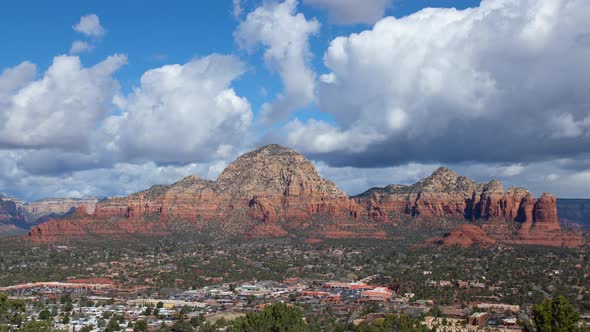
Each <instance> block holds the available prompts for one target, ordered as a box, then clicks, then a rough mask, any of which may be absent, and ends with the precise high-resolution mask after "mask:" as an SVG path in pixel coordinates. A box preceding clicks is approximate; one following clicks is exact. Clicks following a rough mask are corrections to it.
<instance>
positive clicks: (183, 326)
mask: <svg viewBox="0 0 590 332" xmlns="http://www.w3.org/2000/svg"><path fill="white" fill-rule="evenodd" d="M172 331H174V332H192V331H193V326H192V325H191V323H189V322H187V321H186V320H177V321H176V322H175V323H174V325H172Z"/></svg>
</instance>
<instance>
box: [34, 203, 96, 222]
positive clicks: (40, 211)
mask: <svg viewBox="0 0 590 332" xmlns="http://www.w3.org/2000/svg"><path fill="white" fill-rule="evenodd" d="M101 200H104V198H99V197H83V198H46V199H41V200H38V201H34V202H30V203H25V204H23V205H22V209H23V212H24V214H25V216H26V217H27V220H28V222H29V223H32V222H36V221H37V220H38V219H39V218H42V217H47V216H51V215H54V216H55V215H57V216H59V215H66V214H68V213H71V212H73V211H72V209H76V208H77V207H78V206H84V207H85V208H86V210H87V211H89V212H90V213H93V212H94V208H95V207H96V203H98V202H100V201H101Z"/></svg>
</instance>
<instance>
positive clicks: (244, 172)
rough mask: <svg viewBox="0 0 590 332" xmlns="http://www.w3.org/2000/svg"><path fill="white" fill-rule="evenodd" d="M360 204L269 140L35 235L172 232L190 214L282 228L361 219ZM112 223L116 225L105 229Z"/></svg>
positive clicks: (264, 231)
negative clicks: (211, 171)
mask: <svg viewBox="0 0 590 332" xmlns="http://www.w3.org/2000/svg"><path fill="white" fill-rule="evenodd" d="M359 208H360V207H357V205H356V203H355V202H354V201H351V200H350V199H349V198H348V196H347V195H346V194H345V193H344V192H343V191H342V190H340V189H339V188H338V187H336V185H335V184H334V183H332V182H331V181H328V180H325V179H323V178H321V177H320V176H319V175H318V173H317V171H316V170H315V168H314V166H313V164H312V163H311V162H310V161H308V160H307V159H305V158H304V157H303V156H301V155H300V154H298V153H296V152H295V151H293V150H291V149H287V148H284V147H280V146H278V145H269V146H265V147H262V148H259V149H257V150H254V151H252V152H250V153H247V154H245V155H243V156H241V157H239V158H238V159H237V160H236V161H234V162H233V163H231V164H230V165H229V166H228V167H227V168H226V169H225V170H224V171H223V172H222V173H221V175H220V176H219V178H218V179H217V180H216V181H207V180H203V179H200V178H198V177H196V176H189V177H187V178H185V179H183V180H181V181H179V182H177V183H174V184H172V185H163V186H154V187H152V188H150V189H148V190H145V191H142V192H139V193H136V194H133V195H130V196H128V197H119V198H112V199H109V200H107V201H106V202H103V203H99V204H97V205H96V208H95V210H94V213H93V214H92V215H84V216H82V215H81V214H77V215H76V216H71V217H69V218H68V219H67V220H58V221H51V222H48V223H45V224H41V225H39V226H38V227H35V228H33V229H32V230H31V232H30V238H31V239H32V240H34V241H38V242H48V241H54V240H56V239H57V238H59V237H65V238H76V237H78V236H85V235H88V234H100V235H109V234H110V233H121V234H122V235H124V234H125V233H134V232H136V233H139V234H143V233H146V234H152V233H154V232H155V233H158V232H166V231H167V230H168V228H169V227H170V226H169V224H170V223H171V222H173V221H175V220H182V221H188V222H190V223H192V224H193V225H194V227H195V229H199V228H202V227H204V226H205V225H207V224H210V223H220V224H221V223H222V222H223V223H225V224H224V225H223V227H224V228H228V227H229V228H232V229H233V232H235V233H241V234H245V235H247V236H251V237H261V236H283V235H286V234H287V231H286V230H285V228H297V229H304V228H307V227H310V226H312V224H313V221H312V220H311V219H312V217H314V216H319V215H321V216H322V218H323V219H329V220H350V219H354V217H355V216H356V215H358V213H357V212H356V210H358V209H359ZM148 221H149V222H148ZM229 222H231V223H232V225H228V223H229ZM105 225H108V228H109V229H104V230H101V229H100V228H101V227H104V226H105ZM154 225H156V226H154ZM135 227H137V228H135ZM105 233H106V234H105ZM369 235H371V234H369Z"/></svg>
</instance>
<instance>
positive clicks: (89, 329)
mask: <svg viewBox="0 0 590 332" xmlns="http://www.w3.org/2000/svg"><path fill="white" fill-rule="evenodd" d="M92 330H94V325H86V326H84V327H83V328H81V329H80V331H78V332H92Z"/></svg>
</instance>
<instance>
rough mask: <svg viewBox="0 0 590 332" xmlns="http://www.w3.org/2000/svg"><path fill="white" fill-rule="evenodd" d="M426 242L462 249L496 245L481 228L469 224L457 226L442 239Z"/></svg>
mask: <svg viewBox="0 0 590 332" xmlns="http://www.w3.org/2000/svg"><path fill="white" fill-rule="evenodd" d="M426 242H427V244H433V245H436V246H443V247H452V246H460V247H464V248H467V247H471V246H480V247H490V246H493V245H495V244H496V240H494V239H492V238H490V237H489V236H488V234H487V233H486V232H485V231H484V230H483V229H482V228H481V227H479V226H476V225H471V224H464V225H460V226H457V227H456V228H455V229H453V230H452V231H450V232H449V233H447V234H445V235H443V236H442V237H440V238H434V239H429V240H427V241H426Z"/></svg>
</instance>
